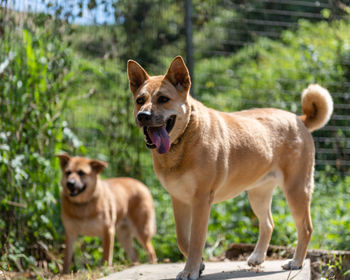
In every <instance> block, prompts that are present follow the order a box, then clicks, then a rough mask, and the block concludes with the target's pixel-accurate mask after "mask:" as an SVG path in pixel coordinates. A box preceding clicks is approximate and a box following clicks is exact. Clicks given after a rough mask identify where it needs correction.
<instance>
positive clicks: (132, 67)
mask: <svg viewBox="0 0 350 280" xmlns="http://www.w3.org/2000/svg"><path fill="white" fill-rule="evenodd" d="M128 77H129V86H130V90H131V92H132V93H133V94H135V93H136V91H137V90H138V89H139V87H140V86H141V85H142V84H143V83H144V82H145V81H146V80H148V79H149V76H148V74H147V72H146V70H145V69H143V68H142V66H141V65H140V64H138V63H137V62H136V61H134V60H131V59H130V60H128Z"/></svg>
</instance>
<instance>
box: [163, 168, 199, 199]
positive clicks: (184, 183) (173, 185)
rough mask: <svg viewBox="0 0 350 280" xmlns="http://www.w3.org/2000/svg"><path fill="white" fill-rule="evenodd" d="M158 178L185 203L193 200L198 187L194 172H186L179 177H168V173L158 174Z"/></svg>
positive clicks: (173, 194)
mask: <svg viewBox="0 0 350 280" xmlns="http://www.w3.org/2000/svg"><path fill="white" fill-rule="evenodd" d="M158 178H159V181H160V182H161V184H162V186H163V187H164V188H165V189H166V190H167V191H168V192H169V194H170V195H171V196H172V197H175V198H176V199H178V200H180V201H182V202H184V203H190V202H191V200H192V198H193V195H194V193H195V189H196V188H195V186H196V182H195V177H194V175H193V173H191V172H188V173H184V174H183V175H181V176H180V177H177V178H174V177H172V178H168V176H166V175H165V176H163V175H161V174H158Z"/></svg>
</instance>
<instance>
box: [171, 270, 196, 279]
mask: <svg viewBox="0 0 350 280" xmlns="http://www.w3.org/2000/svg"><path fill="white" fill-rule="evenodd" d="M198 278H199V271H187V270H183V271H181V272H180V273H179V274H178V275H177V276H176V280H197V279H198Z"/></svg>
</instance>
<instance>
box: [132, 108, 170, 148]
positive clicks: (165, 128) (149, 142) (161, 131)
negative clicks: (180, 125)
mask: <svg viewBox="0 0 350 280" xmlns="http://www.w3.org/2000/svg"><path fill="white" fill-rule="evenodd" d="M154 119H156V118H155V117H154V116H152V113H150V112H147V111H142V112H139V113H138V114H137V115H136V120H137V123H138V124H139V125H140V126H142V127H143V133H144V135H145V142H146V146H147V148H149V149H157V151H158V153H160V154H164V153H166V152H168V151H169V149H170V138H169V133H170V131H171V130H172V129H173V127H174V125H175V122H176V115H172V116H170V117H169V118H168V119H167V120H166V121H164V120H163V121H154Z"/></svg>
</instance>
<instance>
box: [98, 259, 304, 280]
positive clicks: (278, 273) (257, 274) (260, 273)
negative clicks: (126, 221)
mask: <svg viewBox="0 0 350 280" xmlns="http://www.w3.org/2000/svg"><path fill="white" fill-rule="evenodd" d="M283 262H284V261H281V260H277V261H266V262H264V264H263V265H261V266H260V267H259V268H253V269H252V268H250V267H249V266H248V265H247V262H246V261H225V262H206V263H205V266H206V268H205V270H204V272H203V275H202V277H201V278H200V279H201V280H229V279H239V280H247V279H252V280H253V279H258V280H284V279H285V280H287V279H293V280H309V279H310V273H311V272H310V260H309V259H307V260H306V261H305V263H304V266H303V268H302V269H301V270H294V271H285V270H283V269H282V268H281V265H282V264H283ZM183 267H184V263H172V264H144V265H139V266H135V267H132V268H128V269H126V270H123V271H121V272H117V273H113V274H111V275H109V276H107V277H104V278H101V280H102V279H103V280H121V279H123V280H175V277H176V275H177V273H178V272H180V271H181V270H182V269H183Z"/></svg>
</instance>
